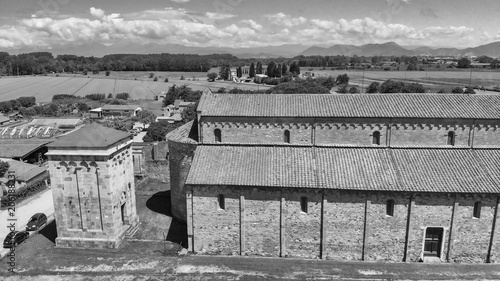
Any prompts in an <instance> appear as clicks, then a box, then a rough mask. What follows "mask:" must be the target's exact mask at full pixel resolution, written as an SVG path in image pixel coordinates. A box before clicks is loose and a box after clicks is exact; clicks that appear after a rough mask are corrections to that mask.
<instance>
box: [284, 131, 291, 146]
mask: <svg viewBox="0 0 500 281" xmlns="http://www.w3.org/2000/svg"><path fill="white" fill-rule="evenodd" d="M283 141H284V142H285V143H290V131H288V130H285V132H284V133H283Z"/></svg>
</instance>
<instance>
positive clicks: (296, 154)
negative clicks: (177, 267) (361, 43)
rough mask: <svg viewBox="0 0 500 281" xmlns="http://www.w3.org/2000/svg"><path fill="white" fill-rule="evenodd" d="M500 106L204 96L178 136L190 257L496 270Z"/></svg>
mask: <svg viewBox="0 0 500 281" xmlns="http://www.w3.org/2000/svg"><path fill="white" fill-rule="evenodd" d="M499 104H500V97H497V96H481V95H474V96H462V95H425V94H382V95H330V94H326V95H319V94H318V95H264V94H252V95H232V94H212V93H211V92H209V91H207V92H205V93H204V94H203V96H202V98H201V100H200V104H199V107H198V125H197V128H194V129H196V131H197V135H198V136H197V137H196V134H193V132H192V131H189V133H187V131H186V132H185V134H184V136H183V137H179V136H176V137H169V150H170V158H169V159H170V175H171V192H172V212H173V214H174V215H175V216H176V217H177V218H179V219H183V220H185V221H186V222H187V226H188V240H189V250H190V251H191V252H194V253H204V254H224V255H249V256H271V257H299V258H311V259H313V258H320V259H334V260H363V261H390V262H397V261H406V262H411V261H413V262H417V261H424V262H461V263H481V262H495V263H498V262H500V257H499V254H498V253H499V252H500V249H499V247H500V233H499V232H500V229H499V222H498V221H497V220H498V219H497V217H498V202H499V194H500V171H499V170H498V165H499V164H500V142H499V140H500V130H499V126H500V112H499V111H498V105H499ZM188 134H189V136H188ZM184 200H185V201H184ZM178 202H185V204H184V203H183V204H179V203H178Z"/></svg>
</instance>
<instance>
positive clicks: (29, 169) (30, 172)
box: [4, 160, 48, 181]
mask: <svg viewBox="0 0 500 281" xmlns="http://www.w3.org/2000/svg"><path fill="white" fill-rule="evenodd" d="M7 163H9V171H10V172H14V173H15V175H16V180H19V181H29V180H30V179H32V178H34V177H36V176H38V175H40V174H41V173H44V172H46V171H47V170H48V168H47V167H39V166H37V165H32V164H28V163H24V162H21V161H17V160H9V161H7ZM6 177H7V173H6V174H5V175H4V178H6Z"/></svg>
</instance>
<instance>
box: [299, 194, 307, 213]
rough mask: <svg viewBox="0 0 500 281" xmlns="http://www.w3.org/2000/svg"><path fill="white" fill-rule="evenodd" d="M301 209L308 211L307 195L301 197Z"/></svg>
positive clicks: (304, 211)
mask: <svg viewBox="0 0 500 281" xmlns="http://www.w3.org/2000/svg"><path fill="white" fill-rule="evenodd" d="M300 210H301V211H302V212H303V213H307V197H300Z"/></svg>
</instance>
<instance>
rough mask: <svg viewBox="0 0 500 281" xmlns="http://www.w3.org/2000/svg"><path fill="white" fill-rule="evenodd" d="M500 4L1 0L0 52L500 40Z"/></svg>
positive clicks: (494, 0) (454, 0) (486, 0)
mask: <svg viewBox="0 0 500 281" xmlns="http://www.w3.org/2000/svg"><path fill="white" fill-rule="evenodd" d="M499 15H500V1H498V0H477V1H472V0H467V1H466V0H251V1H250V0H14V1H12V0H0V51H7V52H8V51H11V50H16V49H21V48H26V47H38V48H47V49H51V48H58V47H68V46H82V45H86V44H91V43H100V44H105V45H112V44H116V43H122V44H123V43H134V44H147V43H157V44H166V43H175V44H181V45H185V46H200V47H208V46H210V47H234V48H241V47H256V46H267V45H281V44H303V45H307V46H309V45H316V46H331V45H335V44H353V45H362V44H367V43H385V42H389V41H392V42H396V43H398V44H400V45H403V46H429V47H457V48H465V47H475V46H478V45H482V44H487V43H491V42H495V41H500V31H499V30H500V29H499V28H498V27H499V26H500V16H499Z"/></svg>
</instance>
